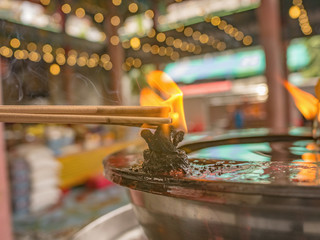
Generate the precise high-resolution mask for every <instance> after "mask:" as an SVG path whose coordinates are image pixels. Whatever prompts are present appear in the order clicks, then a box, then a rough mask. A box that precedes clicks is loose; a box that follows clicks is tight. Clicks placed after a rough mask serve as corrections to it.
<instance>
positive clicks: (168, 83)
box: [140, 71, 187, 131]
mask: <svg viewBox="0 0 320 240" xmlns="http://www.w3.org/2000/svg"><path fill="white" fill-rule="evenodd" d="M147 82H148V84H149V86H150V88H144V89H142V91H141V95H140V104H141V105H142V106H168V107H170V108H171V113H170V115H169V116H170V117H171V118H172V125H173V126H174V127H176V128H178V129H181V130H183V131H187V125H186V121H185V116H184V109H183V93H182V91H181V90H180V88H179V87H178V86H177V84H176V83H175V82H174V81H173V80H172V79H171V78H170V76H169V75H167V74H166V73H164V72H162V71H152V72H151V73H149V74H148V75H147ZM155 91H158V92H160V94H161V95H162V96H159V95H158V94H157V93H155Z"/></svg>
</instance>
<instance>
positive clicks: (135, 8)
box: [128, 3, 139, 13]
mask: <svg viewBox="0 0 320 240" xmlns="http://www.w3.org/2000/svg"><path fill="white" fill-rule="evenodd" d="M128 9H129V11H130V12H131V13H136V12H137V11H138V9H139V7H138V4H136V3H130V4H129V6H128Z"/></svg>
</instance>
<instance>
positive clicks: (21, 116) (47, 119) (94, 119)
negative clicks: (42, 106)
mask: <svg viewBox="0 0 320 240" xmlns="http://www.w3.org/2000/svg"><path fill="white" fill-rule="evenodd" d="M0 122H7V123H61V124H98V123H101V124H112V125H125V126H141V125H142V124H148V125H161V124H170V123H171V118H161V117H133V116H101V115H99V116H97V115H64V114H63V115H62V114H29V113H0Z"/></svg>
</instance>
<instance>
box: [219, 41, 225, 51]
mask: <svg viewBox="0 0 320 240" xmlns="http://www.w3.org/2000/svg"><path fill="white" fill-rule="evenodd" d="M226 47H227V45H226V44H225V43H224V42H219V43H217V49H218V50H219V51H223V50H225V49H226Z"/></svg>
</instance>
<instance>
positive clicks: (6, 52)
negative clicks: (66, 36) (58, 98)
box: [0, 38, 112, 75]
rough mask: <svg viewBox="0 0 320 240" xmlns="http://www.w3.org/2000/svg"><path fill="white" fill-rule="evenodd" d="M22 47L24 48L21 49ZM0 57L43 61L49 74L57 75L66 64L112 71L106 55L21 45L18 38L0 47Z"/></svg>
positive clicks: (49, 46) (31, 43) (46, 46)
mask: <svg viewBox="0 0 320 240" xmlns="http://www.w3.org/2000/svg"><path fill="white" fill-rule="evenodd" d="M22 45H24V46H25V47H22ZM0 55H1V56H3V57H5V58H11V57H14V58H15V59H17V60H27V59H29V60H30V61H32V62H40V61H41V60H43V61H44V62H45V63H48V64H51V65H50V73H51V74H53V75H58V74H59V73H60V66H62V65H65V64H68V65H69V66H75V65H78V66H79V67H85V66H87V67H89V68H94V67H98V66H100V67H102V68H104V69H105V70H107V71H109V70H111V69H112V62H111V61H110V56H109V55H108V54H106V53H105V54H102V55H101V56H99V55H98V54H97V53H92V54H90V55H89V53H87V52H80V53H79V52H78V51H76V50H74V49H71V50H70V51H68V53H66V51H65V50H64V49H63V48H61V47H58V48H56V49H55V51H54V50H53V47H52V46H51V45H50V44H43V45H37V44H36V43H34V42H29V43H23V44H22V43H21V42H20V40H19V39H18V38H12V39H11V40H10V41H9V44H8V46H5V45H3V46H1V47H0Z"/></svg>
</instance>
